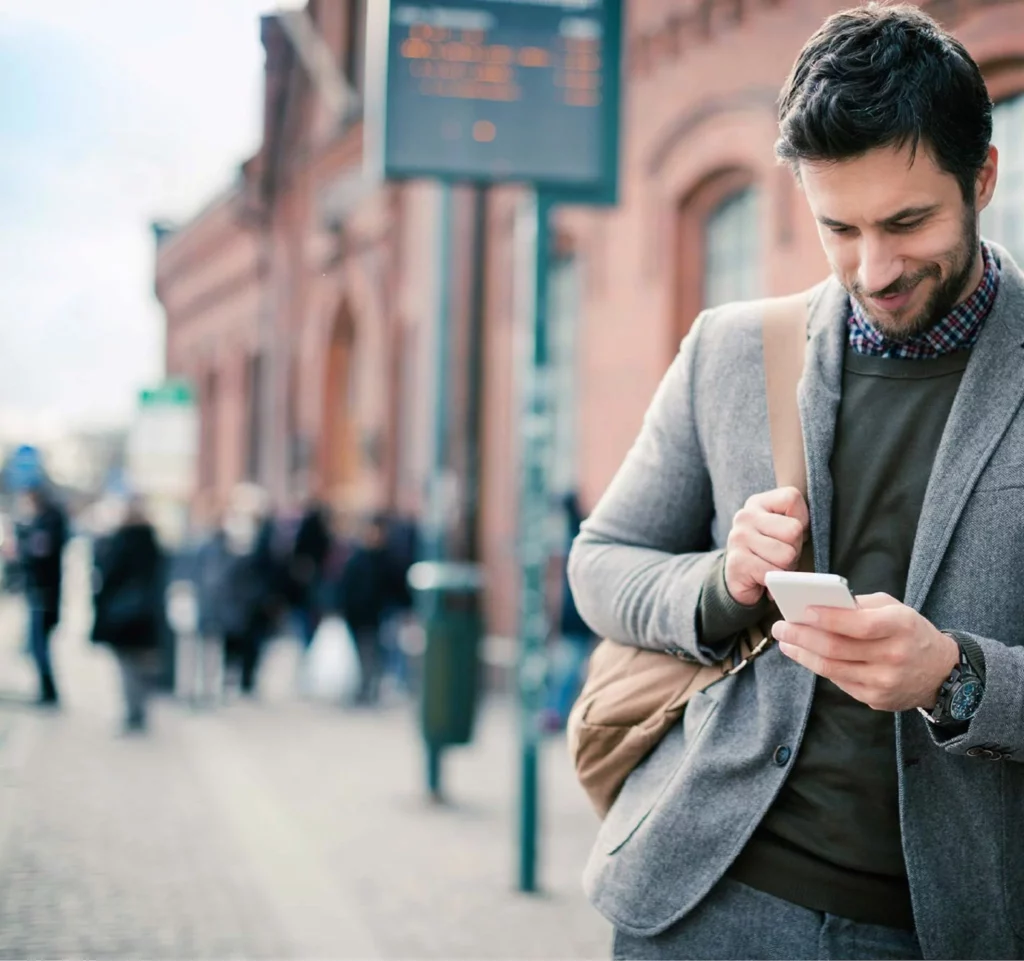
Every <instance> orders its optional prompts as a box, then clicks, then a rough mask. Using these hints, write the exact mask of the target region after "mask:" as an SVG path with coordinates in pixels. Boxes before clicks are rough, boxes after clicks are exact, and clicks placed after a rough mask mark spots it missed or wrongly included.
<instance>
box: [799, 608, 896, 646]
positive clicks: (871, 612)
mask: <svg viewBox="0 0 1024 961" xmlns="http://www.w3.org/2000/svg"><path fill="white" fill-rule="evenodd" d="M859 603H860V602H859V600H858V604H859ZM899 610H900V605H895V606H893V605H891V604H890V605H885V606H884V607H875V608H866V609H865V608H861V607H858V608H857V610H854V611H850V610H846V609H844V608H841V607H815V608H812V611H813V613H814V616H815V617H816V620H815V622H814V626H815V627H817V628H819V629H820V630H823V631H829V632H831V633H833V634H842V635H843V636H844V637H851V638H856V639H857V640H861V641H877V640H881V639H882V638H884V637H890V636H891V635H892V634H893V633H895V632H896V630H897V629H898V624H897V623H896V616H897V613H898V611H899Z"/></svg>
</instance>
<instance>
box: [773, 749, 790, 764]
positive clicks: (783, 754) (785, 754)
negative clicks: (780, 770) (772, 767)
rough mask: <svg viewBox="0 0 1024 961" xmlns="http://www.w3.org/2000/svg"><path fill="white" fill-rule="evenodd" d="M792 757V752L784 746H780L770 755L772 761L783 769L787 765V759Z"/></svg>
mask: <svg viewBox="0 0 1024 961" xmlns="http://www.w3.org/2000/svg"><path fill="white" fill-rule="evenodd" d="M792 756H793V752H792V751H791V750H790V749H789V748H788V747H786V745H785V744H780V745H779V746H778V747H777V748H776V749H775V753H774V754H773V755H772V760H773V761H774V762H775V763H776V764H778V766H779V767H785V766H786V765H787V764H789V759H790V758H791V757H792Z"/></svg>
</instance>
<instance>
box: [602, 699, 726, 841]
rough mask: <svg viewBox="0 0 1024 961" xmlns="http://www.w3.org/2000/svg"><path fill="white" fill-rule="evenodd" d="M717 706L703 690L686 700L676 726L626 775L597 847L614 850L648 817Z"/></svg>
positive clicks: (698, 738) (714, 700) (689, 753)
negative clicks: (684, 707)
mask: <svg viewBox="0 0 1024 961" xmlns="http://www.w3.org/2000/svg"><path fill="white" fill-rule="evenodd" d="M717 707H718V701H717V700H716V699H715V698H714V697H713V696H712V695H711V694H710V693H709V692H708V691H702V692H701V693H699V694H697V695H695V696H694V697H693V698H692V699H691V700H690V701H689V702H688V703H687V705H686V710H685V711H684V712H683V716H682V718H681V719H680V720H679V722H678V723H677V724H676V725H675V727H673V728H672V730H670V731H669V732H668V734H666V735H665V736H664V737H663V738H662V740H661V743H660V744H658V746H657V747H656V748H655V749H654V750H653V751H652V752H651V753H650V754H649V755H648V756H647V757H646V758H644V760H643V761H641V762H640V764H638V765H637V766H636V768H635V769H634V771H633V773H632V774H630V776H629V777H628V778H626V783H625V784H623V786H622V790H621V791H620V792H619V796H618V797H617V798H616V799H615V803H614V804H613V805H612V807H611V810H610V811H609V812H608V816H607V817H606V818H605V820H604V824H602V825H601V830H600V831H599V833H598V836H597V845H598V847H599V848H600V850H602V851H604V852H605V853H606V854H614V853H615V852H616V851H618V850H619V849H620V848H621V847H622V846H623V845H624V844H625V843H626V842H627V841H628V840H629V839H630V838H631V837H632V836H633V835H634V834H635V833H636V832H637V830H638V829H639V828H640V826H641V825H642V824H643V823H644V821H646V820H647V818H648V816H649V815H650V814H651V812H652V811H653V810H654V809H655V808H656V807H657V806H658V802H659V801H660V800H661V798H662V797H663V796H664V794H665V792H666V791H667V790H668V788H669V785H670V784H671V783H672V782H673V781H674V780H675V777H676V775H677V774H678V773H679V772H680V770H681V769H682V767H683V765H684V763H685V762H686V759H687V758H688V757H690V756H691V754H692V753H693V750H694V748H695V747H696V745H697V742H698V741H699V740H700V736H701V734H703V732H704V728H705V727H706V725H707V723H708V721H709V720H710V719H711V715H712V714H714V712H715V709H716V708H717Z"/></svg>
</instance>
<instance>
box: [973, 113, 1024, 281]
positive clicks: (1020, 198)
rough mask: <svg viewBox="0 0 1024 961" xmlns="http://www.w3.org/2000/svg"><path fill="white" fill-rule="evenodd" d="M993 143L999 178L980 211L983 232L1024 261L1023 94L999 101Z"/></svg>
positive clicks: (1017, 258)
mask: <svg viewBox="0 0 1024 961" xmlns="http://www.w3.org/2000/svg"><path fill="white" fill-rule="evenodd" d="M992 143H993V144H995V146H996V147H998V148H999V181H998V183H997V184H996V192H995V195H994V196H993V197H992V203H990V204H989V205H988V207H986V208H985V210H983V211H982V213H981V232H982V234H983V235H984V236H985V237H987V238H988V239H989V240H994V241H995V242H996V243H999V244H1002V245H1003V246H1004V247H1005V248H1006V249H1007V250H1008V251H1009V252H1010V254H1011V255H1012V257H1013V259H1014V260H1016V261H1017V263H1018V264H1024V94H1022V95H1019V96H1016V97H1014V98H1013V99H1011V100H1004V101H1002V102H1001V103H998V104H996V106H995V109H994V110H993V111H992Z"/></svg>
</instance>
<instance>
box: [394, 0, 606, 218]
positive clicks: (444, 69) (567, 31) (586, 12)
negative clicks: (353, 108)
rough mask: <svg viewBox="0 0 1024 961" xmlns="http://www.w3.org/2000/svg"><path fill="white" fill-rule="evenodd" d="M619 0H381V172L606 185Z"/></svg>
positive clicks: (582, 187)
mask: <svg viewBox="0 0 1024 961" xmlns="http://www.w3.org/2000/svg"><path fill="white" fill-rule="evenodd" d="M621 19H622V0H446V2H438V3H424V2H407V0H391V4H390V10H389V12H388V30H387V69H386V74H387V81H386V83H387V86H386V100H385V103H386V117H385V137H384V167H385V174H386V175H387V176H389V177H398V178H402V177H434V178H440V179H444V180H450V181H460V180H463V181H477V182H480V181H482V182H498V181H513V182H527V183H532V184H535V185H538V186H549V187H552V188H555V189H558V188H562V189H565V190H567V191H569V192H571V191H573V190H578V191H581V192H582V195H585V194H586V193H587V191H591V192H593V193H594V196H595V198H597V197H598V195H600V194H601V193H602V192H604V193H608V192H609V191H610V192H611V193H613V194H614V191H615V180H616V178H617V173H618V163H617V159H618V125H619V86H620V81H619V71H620V55H621Z"/></svg>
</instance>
